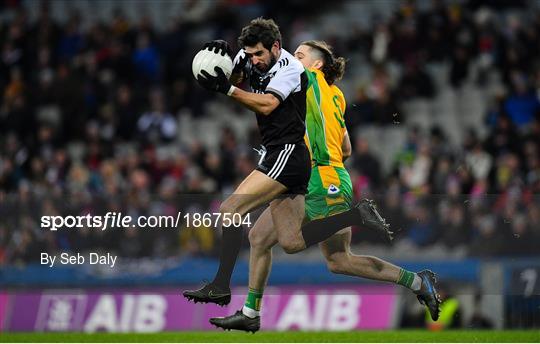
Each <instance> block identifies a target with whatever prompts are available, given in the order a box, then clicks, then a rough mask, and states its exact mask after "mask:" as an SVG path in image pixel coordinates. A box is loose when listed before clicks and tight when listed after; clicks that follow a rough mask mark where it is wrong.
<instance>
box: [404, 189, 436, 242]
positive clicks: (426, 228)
mask: <svg viewBox="0 0 540 344" xmlns="http://www.w3.org/2000/svg"><path fill="white" fill-rule="evenodd" d="M431 201H432V200H429V199H427V200H425V201H419V203H418V204H416V205H414V206H413V207H412V208H411V209H410V210H409V211H408V214H407V217H408V219H409V221H408V222H409V223H410V225H409V228H408V229H407V239H408V240H410V241H411V242H412V243H413V244H415V245H416V246H418V247H425V246H427V245H429V244H432V243H433V242H434V241H435V240H436V239H437V235H438V233H437V228H436V226H435V223H434V221H433V220H434V216H433V213H432V209H431V205H429V204H424V203H431Z"/></svg>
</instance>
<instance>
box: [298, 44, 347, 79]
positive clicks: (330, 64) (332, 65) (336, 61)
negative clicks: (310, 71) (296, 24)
mask: <svg viewBox="0 0 540 344" xmlns="http://www.w3.org/2000/svg"><path fill="white" fill-rule="evenodd" d="M300 45H307V46H308V47H310V48H311V49H315V50H316V51H317V52H318V53H319V55H320V56H321V58H322V60H323V66H322V68H321V70H322V72H323V73H324V78H325V79H326V82H327V83H328V85H333V84H334V82H336V81H337V80H341V78H343V74H345V64H346V60H345V58H343V57H335V56H334V52H333V51H332V47H331V46H329V45H328V44H327V43H326V42H324V41H305V42H302V43H300Z"/></svg>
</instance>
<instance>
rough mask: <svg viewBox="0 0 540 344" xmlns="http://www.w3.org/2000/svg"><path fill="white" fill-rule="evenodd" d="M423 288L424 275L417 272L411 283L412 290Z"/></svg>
mask: <svg viewBox="0 0 540 344" xmlns="http://www.w3.org/2000/svg"><path fill="white" fill-rule="evenodd" d="M421 288H422V277H420V276H418V274H417V273H415V274H414V279H413V281H412V283H411V290H412V291H414V292H417V291H420V289H421Z"/></svg>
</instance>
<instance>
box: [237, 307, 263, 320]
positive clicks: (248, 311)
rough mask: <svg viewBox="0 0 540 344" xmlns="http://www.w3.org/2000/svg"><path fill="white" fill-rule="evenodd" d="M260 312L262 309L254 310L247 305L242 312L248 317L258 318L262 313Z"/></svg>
mask: <svg viewBox="0 0 540 344" xmlns="http://www.w3.org/2000/svg"><path fill="white" fill-rule="evenodd" d="M260 313H261V312H260V311H257V310H254V309H252V308H249V307H247V306H244V307H242V314H244V315H245V316H246V317H248V318H256V317H258V316H259V315H260Z"/></svg>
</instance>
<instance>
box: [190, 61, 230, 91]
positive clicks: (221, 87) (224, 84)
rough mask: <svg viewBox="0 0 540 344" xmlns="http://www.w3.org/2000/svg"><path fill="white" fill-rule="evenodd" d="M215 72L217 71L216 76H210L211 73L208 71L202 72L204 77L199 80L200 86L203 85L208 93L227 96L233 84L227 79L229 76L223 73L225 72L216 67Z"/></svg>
mask: <svg viewBox="0 0 540 344" xmlns="http://www.w3.org/2000/svg"><path fill="white" fill-rule="evenodd" d="M214 70H215V71H216V74H217V75H216V76H213V75H210V73H208V72H207V71H205V70H202V71H201V74H202V76H201V75H199V77H198V78H197V81H198V82H199V85H201V86H202V87H203V88H205V89H207V90H208V91H214V92H220V93H223V94H227V93H228V92H229V90H230V89H231V83H230V81H229V79H227V76H226V75H225V73H223V70H222V69H221V68H220V67H215V68H214Z"/></svg>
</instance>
